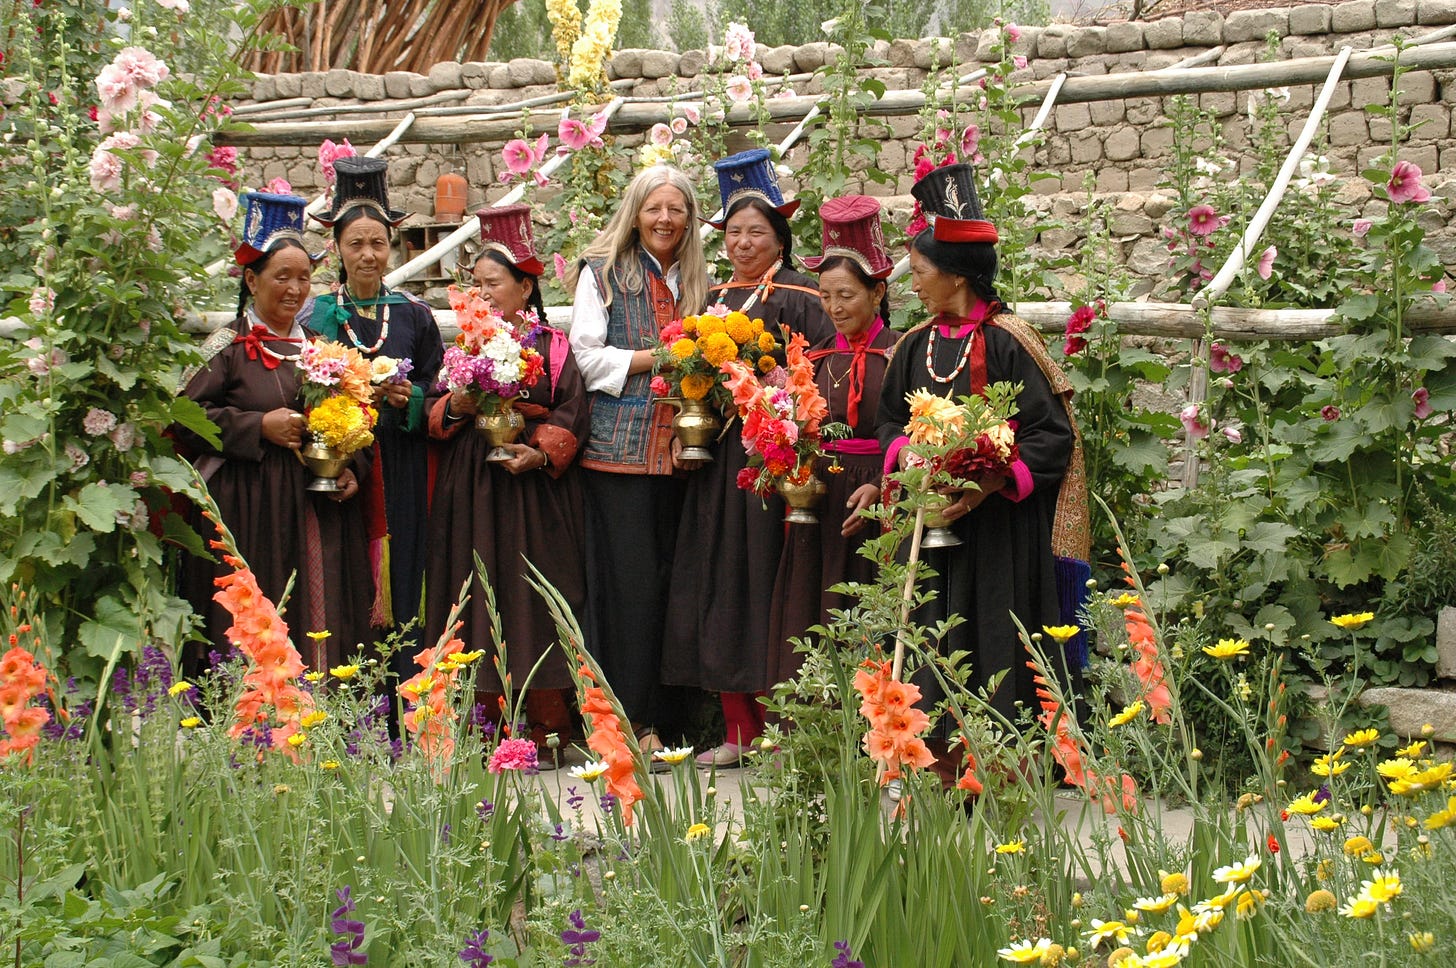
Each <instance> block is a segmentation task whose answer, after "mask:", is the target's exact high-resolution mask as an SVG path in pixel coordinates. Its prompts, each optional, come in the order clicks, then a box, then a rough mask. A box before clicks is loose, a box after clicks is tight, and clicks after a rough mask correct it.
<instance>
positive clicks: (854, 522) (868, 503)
mask: <svg viewBox="0 0 1456 968" xmlns="http://www.w3.org/2000/svg"><path fill="white" fill-rule="evenodd" d="M879 500H880V489H879V488H878V487H877V486H875V485H874V484H861V485H860V486H859V487H857V488H855V489H854V493H853V494H851V495H850V496H849V500H848V501H845V502H844V506H845V508H847V509H848V510H849V516H848V517H846V518H845V519H844V524H843V525H841V526H840V528H839V533H840V534H841V535H843V536H844V537H846V538H848V537H849V536H850V535H852V534H855V533H857V532H858V531H859V530H860V529H861V528H863V527H864V524H865V519H864V518H862V517H860V512H861V511H867V510H869V509H870V508H871V507H873V506H874V505H875V504H876V503H877V502H878V501H879Z"/></svg>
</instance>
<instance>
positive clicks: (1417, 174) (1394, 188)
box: [1385, 161, 1431, 205]
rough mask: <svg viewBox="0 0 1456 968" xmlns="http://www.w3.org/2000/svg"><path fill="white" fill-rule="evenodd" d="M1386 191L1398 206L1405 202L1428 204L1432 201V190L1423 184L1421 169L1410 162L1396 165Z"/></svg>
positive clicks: (1386, 184) (1400, 162)
mask: <svg viewBox="0 0 1456 968" xmlns="http://www.w3.org/2000/svg"><path fill="white" fill-rule="evenodd" d="M1385 191H1386V193H1387V194H1388V195H1389V196H1390V200H1391V201H1392V202H1394V203H1395V204H1397V205H1399V204H1402V203H1404V202H1427V201H1430V199H1431V190H1430V189H1429V188H1427V187H1426V186H1425V185H1422V184H1421V169H1420V168H1419V167H1418V166H1416V165H1413V164H1411V163H1410V162H1409V161H1398V162H1396V163H1395V168H1394V169H1393V170H1392V171H1391V173H1390V181H1388V182H1386V183H1385Z"/></svg>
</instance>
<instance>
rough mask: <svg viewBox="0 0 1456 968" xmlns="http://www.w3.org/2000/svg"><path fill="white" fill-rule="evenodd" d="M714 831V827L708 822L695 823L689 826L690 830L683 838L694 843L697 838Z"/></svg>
mask: <svg viewBox="0 0 1456 968" xmlns="http://www.w3.org/2000/svg"><path fill="white" fill-rule="evenodd" d="M712 832H713V828H712V827H709V826H708V825H707V824H705V823H695V824H693V825H692V826H691V827H689V828H688V832H687V834H686V835H685V836H684V837H683V840H685V841H687V842H688V843H692V842H693V841H695V840H698V839H700V838H703V837H706V836H708V834H710V833H712Z"/></svg>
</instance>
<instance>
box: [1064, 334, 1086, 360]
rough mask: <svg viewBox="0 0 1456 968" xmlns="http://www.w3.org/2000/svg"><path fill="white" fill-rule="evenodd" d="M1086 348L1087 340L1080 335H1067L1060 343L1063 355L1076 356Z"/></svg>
mask: <svg viewBox="0 0 1456 968" xmlns="http://www.w3.org/2000/svg"><path fill="white" fill-rule="evenodd" d="M1086 348H1087V341H1086V340H1085V339H1083V338H1082V337H1080V336H1068V337H1067V338H1066V340H1065V341H1064V342H1063V343H1062V355H1063V356H1076V355H1077V354H1078V353H1080V352H1082V351H1083V350H1085V349H1086Z"/></svg>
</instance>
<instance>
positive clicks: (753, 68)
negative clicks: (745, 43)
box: [748, 61, 763, 81]
mask: <svg viewBox="0 0 1456 968" xmlns="http://www.w3.org/2000/svg"><path fill="white" fill-rule="evenodd" d="M762 78H763V65H762V64H760V63H759V62H758V61H749V62H748V79H749V80H750V81H757V80H761V79H762Z"/></svg>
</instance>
